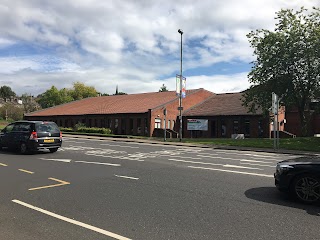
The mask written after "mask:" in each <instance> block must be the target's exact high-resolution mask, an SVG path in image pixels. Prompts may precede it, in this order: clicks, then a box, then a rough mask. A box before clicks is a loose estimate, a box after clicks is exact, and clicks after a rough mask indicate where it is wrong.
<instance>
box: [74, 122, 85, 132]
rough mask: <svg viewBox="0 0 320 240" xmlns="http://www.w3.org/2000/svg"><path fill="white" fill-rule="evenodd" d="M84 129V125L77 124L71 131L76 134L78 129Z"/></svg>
mask: <svg viewBox="0 0 320 240" xmlns="http://www.w3.org/2000/svg"><path fill="white" fill-rule="evenodd" d="M85 127H86V125H85V124H84V123H82V122H78V123H77V124H76V125H74V127H73V130H74V131H76V132H77V131H78V129H79V128H85Z"/></svg>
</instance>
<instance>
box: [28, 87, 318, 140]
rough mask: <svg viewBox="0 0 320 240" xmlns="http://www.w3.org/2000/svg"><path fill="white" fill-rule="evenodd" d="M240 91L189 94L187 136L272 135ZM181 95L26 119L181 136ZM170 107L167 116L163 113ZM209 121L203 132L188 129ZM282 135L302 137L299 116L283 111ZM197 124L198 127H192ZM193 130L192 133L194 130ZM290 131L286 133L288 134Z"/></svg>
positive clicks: (95, 100) (111, 101) (92, 104)
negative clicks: (252, 111)
mask: <svg viewBox="0 0 320 240" xmlns="http://www.w3.org/2000/svg"><path fill="white" fill-rule="evenodd" d="M241 97H242V93H225V94H214V93H212V92H210V91H207V90H205V89H202V88H200V89H194V90H188V91H187V94H186V98H183V100H182V106H183V126H182V128H183V137H184V138H190V137H204V138H221V137H226V138H230V137H232V135H233V134H243V135H244V137H254V138H256V137H270V136H271V132H272V131H273V125H272V124H270V122H271V121H270V117H266V116H263V115H262V113H261V112H257V113H255V114H253V113H249V112H248V110H247V109H246V108H245V107H244V106H243V105H242V100H241ZM178 106H179V97H178V96H177V95H176V92H174V91H168V92H152V93H141V94H129V95H113V96H101V97H92V98H86V99H82V100H78V101H73V102H70V103H66V104H62V105H59V106H55V107H51V108H47V109H43V110H40V111H36V112H32V113H29V114H26V115H25V116H24V117H25V119H28V120H46V121H54V122H56V123H57V124H58V125H59V126H60V127H73V126H74V125H75V124H77V123H78V122H80V123H83V124H85V125H86V126H88V127H106V128H110V129H111V130H112V133H114V134H121V135H141V136H156V137H160V136H163V134H164V126H166V132H167V137H178V132H179V128H180V126H179V123H180V121H179V111H178ZM165 109H166V112H167V115H166V116H165V115H164V110H165ZM195 122H200V123H205V129H201V130H197V129H192V128H190V126H191V125H190V124H191V123H195ZM279 123H280V130H281V131H282V132H281V133H282V134H281V136H285V135H286V136H292V135H297V136H301V124H300V122H299V118H298V113H297V112H295V111H287V112H286V109H285V107H281V108H280V111H279ZM193 126H194V125H193ZM191 129H192V130H191ZM286 131H287V132H288V133H287V132H286ZM315 133H320V114H313V116H312V119H311V129H310V134H309V135H310V136H312V135H313V134H315Z"/></svg>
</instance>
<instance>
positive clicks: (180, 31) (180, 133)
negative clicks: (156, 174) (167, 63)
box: [178, 29, 183, 142]
mask: <svg viewBox="0 0 320 240" xmlns="http://www.w3.org/2000/svg"><path fill="white" fill-rule="evenodd" d="M178 33H180V35H181V41H180V43H181V45H180V94H179V111H180V116H179V118H180V129H179V137H180V142H182V110H183V108H182V34H183V31H182V30H181V29H179V30H178Z"/></svg>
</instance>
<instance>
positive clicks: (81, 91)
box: [71, 82, 98, 100]
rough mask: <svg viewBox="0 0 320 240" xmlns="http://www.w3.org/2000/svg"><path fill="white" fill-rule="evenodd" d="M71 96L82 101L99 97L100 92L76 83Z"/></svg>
mask: <svg viewBox="0 0 320 240" xmlns="http://www.w3.org/2000/svg"><path fill="white" fill-rule="evenodd" d="M71 96H72V98H73V99H74V100H80V99H83V98H88V97H96V96H98V92H97V90H96V89H95V88H94V87H89V86H86V85H84V84H83V83H81V82H75V83H74V84H73V90H71Z"/></svg>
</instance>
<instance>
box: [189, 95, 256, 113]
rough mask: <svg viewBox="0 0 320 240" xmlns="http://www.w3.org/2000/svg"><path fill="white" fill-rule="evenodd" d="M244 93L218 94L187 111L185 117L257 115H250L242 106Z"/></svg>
mask: <svg viewBox="0 0 320 240" xmlns="http://www.w3.org/2000/svg"><path fill="white" fill-rule="evenodd" d="M241 97H242V93H224V94H216V95H214V96H212V97H210V98H209V99H207V100H205V101H203V102H202V103H199V104H198V105H195V106H194V107H192V108H190V109H189V110H186V111H185V112H184V113H183V115H184V116H227V115H257V114H261V113H260V112H259V111H258V113H256V114H253V113H251V112H250V113H248V110H247V109H246V107H245V106H242V101H241Z"/></svg>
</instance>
